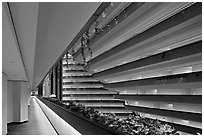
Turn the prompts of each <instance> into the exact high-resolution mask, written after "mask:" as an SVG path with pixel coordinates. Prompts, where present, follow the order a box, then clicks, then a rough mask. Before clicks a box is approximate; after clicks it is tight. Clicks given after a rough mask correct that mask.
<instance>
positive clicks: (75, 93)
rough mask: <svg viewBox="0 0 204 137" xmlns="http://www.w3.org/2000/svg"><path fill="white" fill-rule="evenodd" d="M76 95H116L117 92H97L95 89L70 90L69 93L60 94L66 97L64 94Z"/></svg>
mask: <svg viewBox="0 0 204 137" xmlns="http://www.w3.org/2000/svg"><path fill="white" fill-rule="evenodd" d="M72 95H74V96H77V95H83V96H85V95H100V96H101V95H118V93H117V92H97V91H94V92H70V93H63V95H62V96H64V97H66V96H72Z"/></svg>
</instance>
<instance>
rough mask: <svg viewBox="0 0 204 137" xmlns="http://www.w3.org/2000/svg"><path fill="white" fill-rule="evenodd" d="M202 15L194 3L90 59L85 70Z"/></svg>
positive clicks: (199, 8)
mask: <svg viewBox="0 0 204 137" xmlns="http://www.w3.org/2000/svg"><path fill="white" fill-rule="evenodd" d="M201 13H202V8H201V4H200V3H196V4H194V5H192V6H191V7H188V8H187V9H184V10H183V11H182V12H179V13H177V14H176V15H174V16H172V17H170V18H168V19H166V20H164V21H163V22H161V23H159V24H157V25H155V26H153V27H151V28H150V29H148V30H146V31H144V32H142V33H140V34H138V35H136V36H135V37H132V38H131V39H129V40H127V41H125V42H123V43H121V44H119V45H118V46H116V47H114V48H112V49H110V50H108V51H106V52H104V53H103V54H101V55H99V56H97V57H96V58H94V59H92V60H91V61H90V62H88V65H87V66H86V67H87V68H88V67H89V66H91V65H93V64H96V63H98V62H100V61H102V60H104V59H106V58H107V57H110V56H112V55H114V54H115V53H118V52H120V51H122V50H124V49H127V48H130V47H132V46H134V45H135V44H137V43H140V42H142V41H144V40H146V39H148V38H150V37H153V36H155V35H157V34H159V33H161V32H163V31H165V30H168V29H170V28H172V27H175V26H176V25H179V24H181V23H183V22H185V21H187V20H189V19H191V18H193V17H195V16H197V15H200V14H201Z"/></svg>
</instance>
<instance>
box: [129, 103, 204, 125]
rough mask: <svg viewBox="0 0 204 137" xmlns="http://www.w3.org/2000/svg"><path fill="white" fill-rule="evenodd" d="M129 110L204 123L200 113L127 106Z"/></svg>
mask: <svg viewBox="0 0 204 137" xmlns="http://www.w3.org/2000/svg"><path fill="white" fill-rule="evenodd" d="M126 108H127V109H132V110H135V111H138V112H144V113H149V114H157V115H162V116H167V117H174V118H181V119H186V120H192V121H198V122H201V121H202V114H198V113H191V112H183V111H175V110H166V109H160V108H149V107H142V106H129V105H127V106H126Z"/></svg>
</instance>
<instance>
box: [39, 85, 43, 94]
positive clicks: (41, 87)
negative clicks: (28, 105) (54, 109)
mask: <svg viewBox="0 0 204 137" xmlns="http://www.w3.org/2000/svg"><path fill="white" fill-rule="evenodd" d="M38 95H40V96H42V95H43V83H40V84H39V85H38Z"/></svg>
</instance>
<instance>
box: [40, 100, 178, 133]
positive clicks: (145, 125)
mask: <svg viewBox="0 0 204 137" xmlns="http://www.w3.org/2000/svg"><path fill="white" fill-rule="evenodd" d="M43 99H46V100H49V101H51V102H54V103H55V104H57V105H59V106H61V107H63V108H65V109H68V110H70V111H71V112H74V113H76V114H77V115H80V116H82V117H85V118H88V119H90V121H94V122H99V123H101V124H102V125H105V126H107V127H109V128H111V129H113V130H115V131H116V132H118V133H121V134H127V135H179V133H178V132H177V130H176V129H175V128H174V127H172V126H170V125H168V124H164V123H162V122H161V121H159V120H158V119H149V118H145V117H143V116H142V115H141V114H140V113H138V112H135V111H133V112H132V114H130V115H129V116H128V118H125V119H121V118H119V117H117V116H116V115H115V114H114V113H102V112H99V111H97V110H94V109H93V108H89V107H85V106H84V105H82V104H76V102H74V101H71V100H70V101H68V102H67V103H66V104H65V103H63V102H61V101H59V100H58V99H56V98H50V97H43Z"/></svg>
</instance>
